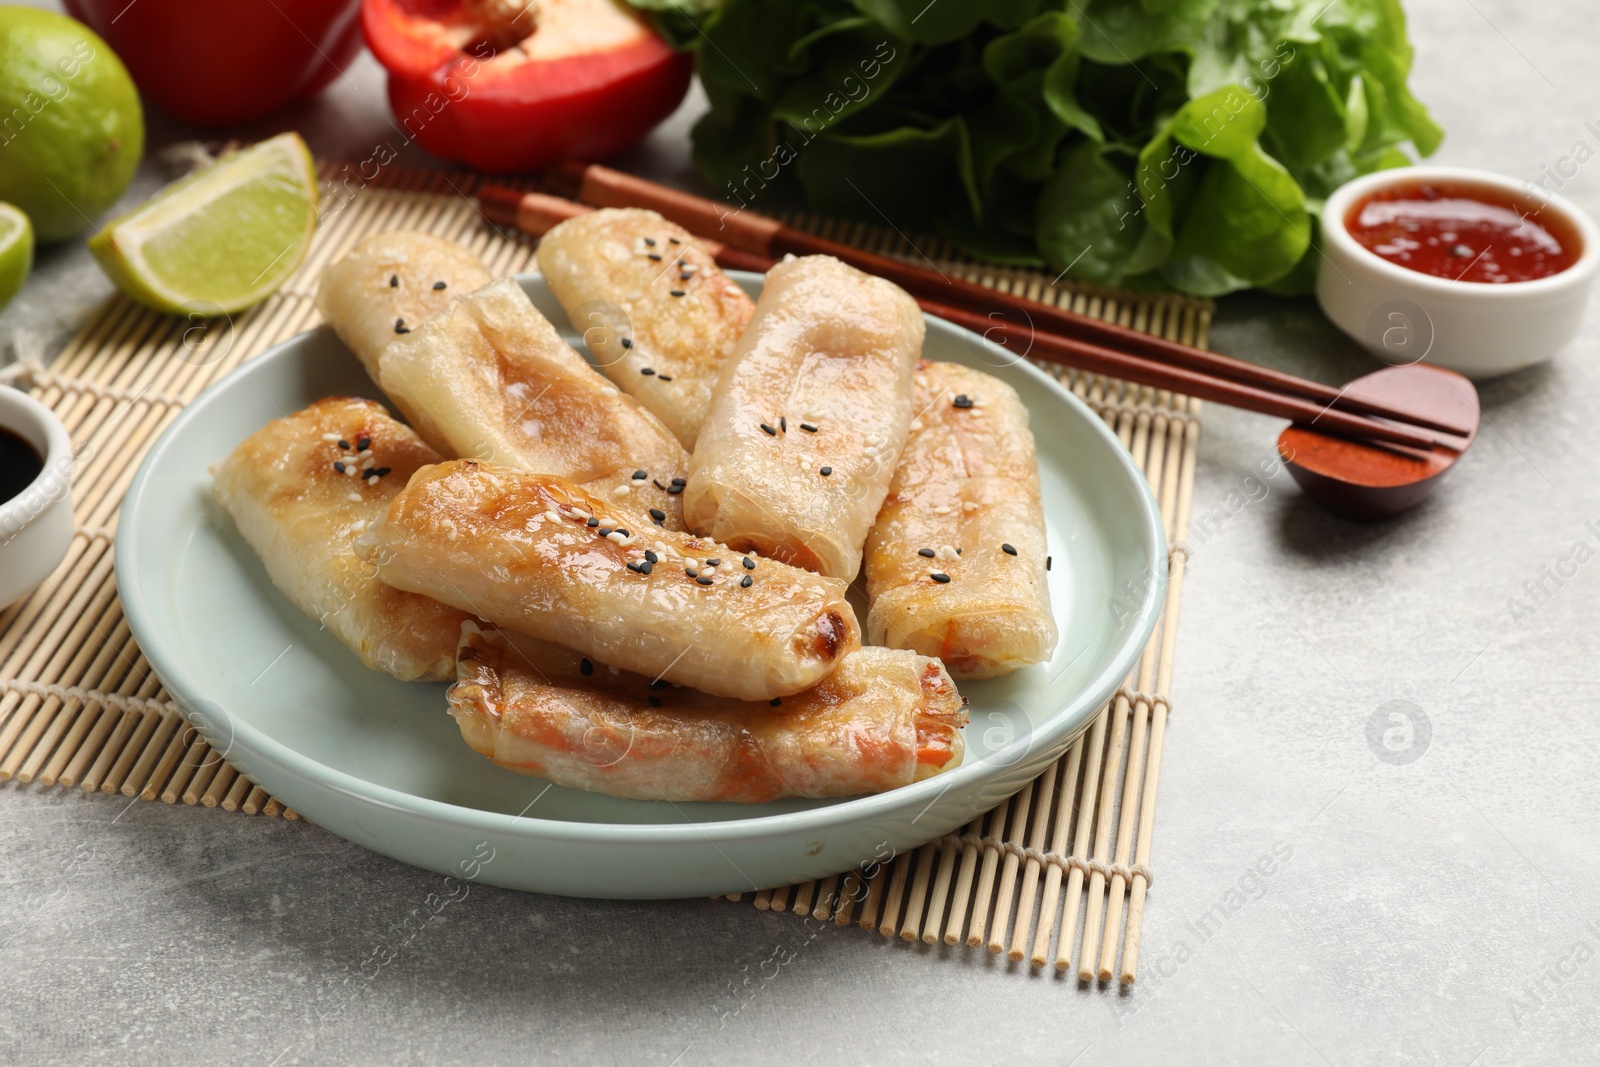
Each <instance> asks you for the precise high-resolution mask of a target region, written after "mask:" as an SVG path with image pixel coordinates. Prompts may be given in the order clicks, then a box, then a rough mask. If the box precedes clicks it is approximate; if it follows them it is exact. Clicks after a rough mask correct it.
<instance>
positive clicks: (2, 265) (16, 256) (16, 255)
mask: <svg viewBox="0 0 1600 1067" xmlns="http://www.w3.org/2000/svg"><path fill="white" fill-rule="evenodd" d="M32 269H33V226H32V225H31V224H30V223H29V222H28V216H26V215H24V214H23V213H22V212H21V211H20V210H18V209H17V208H15V207H12V206H11V205H10V204H6V203H0V308H4V307H5V306H6V305H7V304H9V303H11V298H12V297H14V296H16V295H17V290H18V289H21V288H22V283H23V282H25V281H27V280H28V271H30V270H32Z"/></svg>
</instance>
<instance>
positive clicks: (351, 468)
mask: <svg viewBox="0 0 1600 1067" xmlns="http://www.w3.org/2000/svg"><path fill="white" fill-rule="evenodd" d="M344 472H345V473H346V474H347V475H349V476H350V477H352V478H354V477H355V476H356V465H355V464H354V463H352V464H350V465H349V466H347V467H345V469H344Z"/></svg>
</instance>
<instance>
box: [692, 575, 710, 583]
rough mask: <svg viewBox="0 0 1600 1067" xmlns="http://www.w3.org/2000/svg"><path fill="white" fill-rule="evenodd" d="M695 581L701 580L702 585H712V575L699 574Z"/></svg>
mask: <svg viewBox="0 0 1600 1067" xmlns="http://www.w3.org/2000/svg"><path fill="white" fill-rule="evenodd" d="M695 581H697V582H699V583H700V584H701V585H710V584H711V575H709V574H701V575H698V576H696V577H695Z"/></svg>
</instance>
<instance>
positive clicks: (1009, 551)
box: [1000, 545, 1017, 556]
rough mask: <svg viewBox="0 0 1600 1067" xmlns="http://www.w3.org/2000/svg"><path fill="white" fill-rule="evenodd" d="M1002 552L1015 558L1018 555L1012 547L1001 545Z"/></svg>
mask: <svg viewBox="0 0 1600 1067" xmlns="http://www.w3.org/2000/svg"><path fill="white" fill-rule="evenodd" d="M1000 551H1002V552H1004V553H1005V554H1006V555H1008V556H1015V555H1016V554H1017V550H1016V549H1015V548H1013V547H1011V546H1010V545H1001V546H1000Z"/></svg>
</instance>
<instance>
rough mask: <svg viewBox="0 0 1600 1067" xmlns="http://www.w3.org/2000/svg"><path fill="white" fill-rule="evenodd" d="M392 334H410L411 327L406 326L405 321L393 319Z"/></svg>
mask: <svg viewBox="0 0 1600 1067" xmlns="http://www.w3.org/2000/svg"><path fill="white" fill-rule="evenodd" d="M394 332H395V333H410V332H411V327H409V326H407V325H406V320H405V319H395V320H394Z"/></svg>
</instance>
